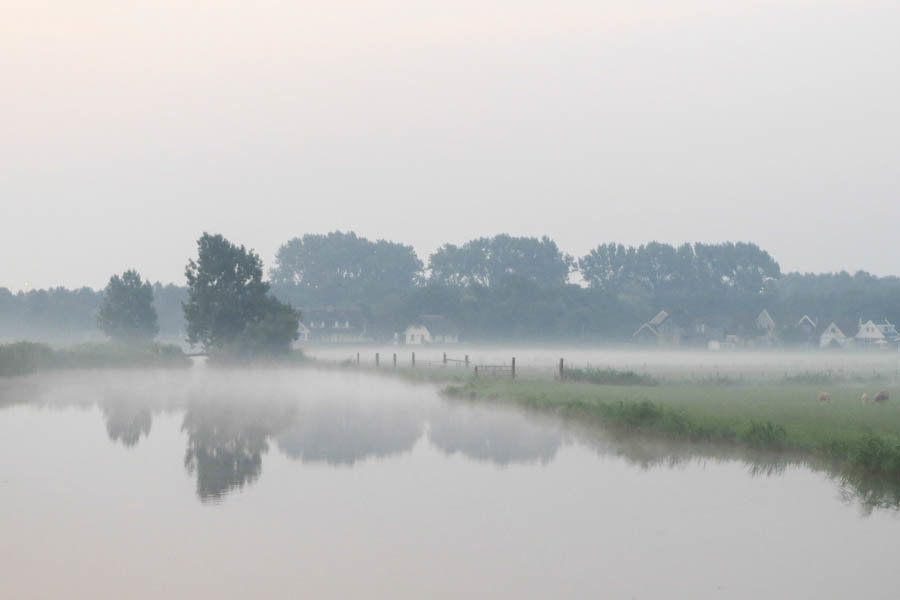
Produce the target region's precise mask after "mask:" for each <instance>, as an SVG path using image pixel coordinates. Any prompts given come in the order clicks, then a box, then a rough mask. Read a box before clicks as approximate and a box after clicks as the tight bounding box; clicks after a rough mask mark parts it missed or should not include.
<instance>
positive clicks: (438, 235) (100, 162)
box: [0, 0, 900, 290]
mask: <svg viewBox="0 0 900 600" xmlns="http://www.w3.org/2000/svg"><path fill="white" fill-rule="evenodd" d="M376 4H377V6H376ZM898 31H900V5H898V3H897V2H896V1H895V0H891V1H886V2H865V1H861V0H854V1H852V2H850V1H848V2H834V1H830V2H829V1H825V2H821V1H817V2H804V1H781V2H775V1H765V0H735V1H732V2H727V3H724V2H721V1H713V0H709V1H705V0H690V1H680V2H673V1H662V0H659V1H657V0H638V1H633V0H630V1H627V2H626V1H624V0H620V1H606V2H603V1H578V0H561V1H557V2H552V3H551V2H535V1H529V0H524V1H523V0H517V1H515V2H514V1H512V0H504V1H497V2H484V1H477V2H476V1H470V0H463V1H460V2H455V3H453V4H452V5H447V4H446V3H437V2H426V1H422V0H415V1H412V0H409V1H405V0H386V1H383V2H378V3H371V2H362V1H349V0H336V1H331V2H315V3H313V2H277V1H273V0H263V1H257V2H252V3H250V2H235V1H223V0H216V1H215V2H212V1H206V0H198V1H195V2H192V3H190V4H189V5H188V4H186V3H183V2H174V1H169V0H154V1H152V2H150V1H146V2H145V1H140V2H130V3H122V2H118V1H116V2H113V1H109V2H102V1H97V0H86V1H82V2H77V3H74V2H34V1H29V2H24V1H13V2H9V1H6V2H4V3H3V19H2V20H0V40H2V41H0V76H2V81H3V84H2V86H3V88H2V93H0V132H2V134H0V202H2V214H0V253H2V256H3V257H4V260H3V270H2V272H0V286H6V287H9V288H10V289H13V290H16V289H21V288H22V287H23V286H24V285H25V283H26V282H27V283H29V284H30V287H45V286H50V285H67V286H75V285H92V286H97V287H100V286H102V285H103V284H105V282H106V280H107V279H108V277H109V275H110V274H111V273H113V272H116V271H121V270H122V269H124V268H126V267H135V268H137V269H139V270H140V271H141V273H142V274H143V275H145V276H146V277H149V278H150V279H152V280H162V281H177V282H179V283H180V282H182V280H183V276H182V270H183V267H184V263H185V262H186V260H187V258H188V257H189V256H191V255H193V254H194V252H195V247H194V242H195V240H196V238H197V237H198V236H199V234H200V233H201V232H202V231H203V230H210V231H216V232H221V233H223V234H225V235H226V236H227V237H229V238H232V239H233V240H234V241H237V242H241V243H245V244H247V245H249V246H252V247H254V248H256V249H257V250H258V251H259V252H260V253H261V254H262V256H263V259H264V260H265V261H266V263H267V265H271V262H272V258H273V256H274V252H275V250H276V249H277V248H278V246H279V245H280V244H282V243H283V242H285V241H286V240H287V239H289V238H290V237H293V236H295V235H300V234H302V233H305V232H325V231H330V230H333V229H354V230H356V231H357V232H358V233H360V234H361V235H365V236H368V237H371V238H376V237H385V238H389V239H395V240H397V241H402V242H406V243H411V244H413V245H414V246H415V247H416V249H417V250H418V252H419V254H420V256H421V257H422V258H423V259H427V254H428V253H429V252H431V251H433V250H434V249H435V248H436V247H437V246H438V245H439V244H441V243H443V242H447V241H450V242H457V243H459V242H464V241H466V240H468V239H470V238H472V237H476V236H480V235H492V234H494V233H498V232H508V233H511V234H514V235H542V234H547V235H549V236H551V237H553V238H554V239H555V240H556V241H557V242H558V243H559V245H560V246H561V247H562V248H563V249H564V250H565V251H567V252H570V253H572V254H574V255H576V256H580V255H582V254H584V253H585V252H586V251H587V250H588V249H590V248H592V247H594V246H595V245H596V244H597V243H598V242H601V241H604V242H605V241H619V242H623V243H630V244H637V243H641V242H645V241H649V240H651V239H656V240H659V241H664V242H672V243H679V242H683V241H723V240H752V241H754V242H756V243H758V244H760V245H761V246H762V247H763V248H765V249H767V250H769V251H770V252H771V253H772V254H773V256H774V257H775V258H776V259H777V260H778V261H779V262H780V263H781V265H782V268H783V269H784V270H785V271H791V270H803V271H828V270H839V269H848V270H855V269H867V270H869V271H872V272H874V273H877V274H889V273H894V274H895V273H898V272H900V258H898V256H900V255H898V253H897V252H896V251H895V247H894V248H892V247H891V245H892V244H893V243H894V242H893V241H892V239H893V238H894V237H895V231H896V229H897V223H898V220H900V198H898V190H900V182H898V178H900V175H898V174H900V151H898V148H897V145H898V141H897V140H900V115H898V110H897V107H898V106H900V36H898V35H897V32H898ZM888 249H891V251H886V250H888Z"/></svg>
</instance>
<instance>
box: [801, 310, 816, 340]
mask: <svg viewBox="0 0 900 600" xmlns="http://www.w3.org/2000/svg"><path fill="white" fill-rule="evenodd" d="M797 329H800V330H801V331H803V332H804V333H806V335H813V334H814V333H815V332H816V322H815V321H814V320H813V319H812V318H811V317H810V316H809V315H803V316H802V317H800V320H799V321H797Z"/></svg>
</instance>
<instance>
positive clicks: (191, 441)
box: [181, 399, 290, 501]
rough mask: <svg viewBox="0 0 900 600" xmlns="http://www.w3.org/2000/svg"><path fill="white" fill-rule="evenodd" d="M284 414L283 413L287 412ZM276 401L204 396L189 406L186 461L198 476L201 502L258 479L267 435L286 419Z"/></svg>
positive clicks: (191, 471)
mask: <svg viewBox="0 0 900 600" xmlns="http://www.w3.org/2000/svg"><path fill="white" fill-rule="evenodd" d="M286 413H287V414H286ZM289 413H290V411H289V410H288V409H286V408H282V407H279V406H278V405H271V404H269V405H265V404H259V403H257V402H254V401H252V400H248V401H246V402H241V401H240V400H236V401H235V400H231V399H221V400H220V401H216V400H204V401H202V402H198V403H195V404H192V405H191V406H190V407H189V408H188V410H187V413H185V415H184V422H183V424H182V426H181V429H182V431H185V432H187V435H188V444H187V451H186V452H185V455H184V465H185V467H186V468H187V470H188V472H189V473H191V474H196V476H197V495H198V496H199V497H200V499H201V500H203V501H207V500H215V499H217V498H221V497H222V496H224V495H225V494H227V493H228V492H230V491H232V490H234V489H240V488H242V487H244V485H245V484H250V483H252V482H254V481H256V479H257V478H258V477H259V475H260V472H261V471H262V455H263V454H265V453H266V452H267V451H268V449H269V445H268V442H267V438H268V437H269V436H270V435H272V434H273V433H275V432H276V431H278V429H279V428H280V427H281V426H282V424H283V423H284V422H285V417H288V418H290V414H289Z"/></svg>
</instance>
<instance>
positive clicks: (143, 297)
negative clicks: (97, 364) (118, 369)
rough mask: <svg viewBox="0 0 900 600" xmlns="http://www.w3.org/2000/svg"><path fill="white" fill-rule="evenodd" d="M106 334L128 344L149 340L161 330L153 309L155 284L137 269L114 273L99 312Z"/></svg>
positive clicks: (98, 317)
mask: <svg viewBox="0 0 900 600" xmlns="http://www.w3.org/2000/svg"><path fill="white" fill-rule="evenodd" d="M97 322H98V324H99V326H100V328H101V329H102V330H103V333H105V334H106V335H108V336H109V337H110V338H112V339H113V340H116V341H118V342H125V343H137V342H148V341H150V340H152V339H153V337H154V336H155V335H156V334H157V332H158V331H159V328H158V327H157V325H156V310H155V309H154V308H153V287H152V286H151V285H150V282H149V281H142V280H141V276H140V275H139V274H138V272H137V271H135V270H134V269H131V270H128V271H125V272H124V273H123V274H122V276H121V277H120V276H119V275H113V276H112V277H111V278H110V279H109V283H108V284H107V285H106V289H105V290H104V291H103V301H102V304H101V305H100V310H99V312H98V314H97Z"/></svg>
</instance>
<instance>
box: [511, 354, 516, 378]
mask: <svg viewBox="0 0 900 600" xmlns="http://www.w3.org/2000/svg"><path fill="white" fill-rule="evenodd" d="M512 378H513V379H515V378H516V357H515V356H513V357H512Z"/></svg>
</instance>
